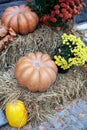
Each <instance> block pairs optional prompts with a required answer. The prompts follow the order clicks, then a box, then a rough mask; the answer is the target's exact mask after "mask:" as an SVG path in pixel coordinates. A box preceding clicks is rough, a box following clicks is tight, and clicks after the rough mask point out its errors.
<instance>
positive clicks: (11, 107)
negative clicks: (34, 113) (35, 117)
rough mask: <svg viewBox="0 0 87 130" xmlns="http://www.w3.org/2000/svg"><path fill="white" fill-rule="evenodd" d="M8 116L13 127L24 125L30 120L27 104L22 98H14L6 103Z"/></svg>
mask: <svg viewBox="0 0 87 130" xmlns="http://www.w3.org/2000/svg"><path fill="white" fill-rule="evenodd" d="M6 117H7V120H8V122H9V125H10V126H12V127H16V128H20V127H23V126H24V125H25V124H26V123H27V120H28V113H27V110H26V107H25V104H24V103H23V102H22V101H20V100H12V101H11V102H8V103H7V104H6Z"/></svg>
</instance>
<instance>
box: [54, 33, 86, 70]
mask: <svg viewBox="0 0 87 130" xmlns="http://www.w3.org/2000/svg"><path fill="white" fill-rule="evenodd" d="M61 37H62V43H61V44H60V45H59V46H58V47H57V48H56V51H55V55H54V60H55V63H56V65H57V66H60V67H61V68H62V69H63V70H66V69H69V68H70V67H71V66H73V65H76V66H81V65H84V64H85V62H86V61H87V46H86V45H85V44H84V42H83V41H82V40H81V39H80V37H76V36H75V35H73V34H69V35H67V34H66V33H64V34H63V35H62V36H61Z"/></svg>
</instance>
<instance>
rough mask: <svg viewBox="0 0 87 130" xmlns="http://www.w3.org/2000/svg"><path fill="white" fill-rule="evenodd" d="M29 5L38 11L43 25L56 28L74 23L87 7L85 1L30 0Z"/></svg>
mask: <svg viewBox="0 0 87 130" xmlns="http://www.w3.org/2000/svg"><path fill="white" fill-rule="evenodd" d="M27 5H28V6H30V7H31V8H32V9H34V10H35V11H36V13H37V14H38V15H39V17H40V21H41V22H42V23H44V24H46V25H48V26H55V27H62V26H64V25H65V26H66V25H67V24H68V23H72V22H73V18H74V17H75V16H76V15H77V14H80V13H81V10H82V9H83V7H85V6H86V5H85V3H84V2H83V0H44V1H43V0H29V1H27Z"/></svg>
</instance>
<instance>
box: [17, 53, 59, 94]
mask: <svg viewBox="0 0 87 130" xmlns="http://www.w3.org/2000/svg"><path fill="white" fill-rule="evenodd" d="M56 74H57V66H56V65H55V63H54V61H53V60H51V58H50V56H49V55H48V54H43V53H41V52H36V53H33V52H30V53H29V54H27V55H25V56H23V57H21V58H20V59H19V60H18V61H17V63H16V68H15V77H16V79H17V80H18V81H19V83H20V84H21V85H22V86H24V87H27V88H28V89H29V90H31V91H32V92H37V91H39V92H43V91H46V90H47V89H48V88H49V87H50V86H51V84H53V83H54V82H55V80H56Z"/></svg>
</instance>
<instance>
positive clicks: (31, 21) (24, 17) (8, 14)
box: [1, 5, 39, 34]
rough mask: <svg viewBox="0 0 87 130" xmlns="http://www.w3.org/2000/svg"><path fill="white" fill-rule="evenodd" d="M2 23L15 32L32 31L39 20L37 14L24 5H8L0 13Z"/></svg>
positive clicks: (24, 32)
mask: <svg viewBox="0 0 87 130" xmlns="http://www.w3.org/2000/svg"><path fill="white" fill-rule="evenodd" d="M1 21H2V24H4V25H5V26H7V27H8V28H9V27H11V28H12V29H13V30H14V31H15V32H16V33H20V34H28V32H33V31H34V30H35V28H36V26H37V24H38V22H39V18H38V16H37V14H36V13H35V12H34V11H32V9H31V8H29V7H28V6H26V5H20V6H12V7H8V8H7V9H6V10H5V12H4V13H3V15H2V18H1Z"/></svg>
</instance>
